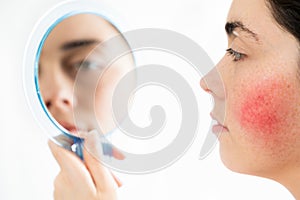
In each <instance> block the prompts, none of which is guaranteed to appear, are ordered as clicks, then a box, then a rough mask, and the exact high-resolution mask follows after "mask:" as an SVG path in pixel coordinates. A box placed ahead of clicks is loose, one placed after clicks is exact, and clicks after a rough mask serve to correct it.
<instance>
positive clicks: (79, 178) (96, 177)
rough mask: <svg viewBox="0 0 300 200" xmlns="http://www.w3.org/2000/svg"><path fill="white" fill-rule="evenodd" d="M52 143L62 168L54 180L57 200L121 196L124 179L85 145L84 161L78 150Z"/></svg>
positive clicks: (53, 152) (51, 145) (102, 198)
mask: <svg viewBox="0 0 300 200" xmlns="http://www.w3.org/2000/svg"><path fill="white" fill-rule="evenodd" d="M48 144H49V147H50V149H51V151H52V154H53V156H54V157H55V159H56V161H57V162H58V164H59V166H60V169H61V171H60V173H59V174H58V175H57V177H56V179H55V182H54V199H55V200H115V199H117V195H116V189H117V188H118V187H120V186H121V183H120V181H119V180H118V179H117V178H116V177H115V176H114V175H113V174H112V173H111V172H110V171H109V170H108V169H107V168H105V167H104V166H103V165H102V164H101V163H100V162H99V161H98V160H97V159H95V158H94V157H93V156H92V155H91V154H90V153H89V152H87V151H86V149H85V148H84V150H83V156H84V162H85V163H83V162H82V161H81V160H80V159H79V158H78V157H77V156H76V155H75V154H74V153H72V152H70V151H68V150H65V149H64V148H62V147H59V146H58V145H56V144H55V143H53V142H52V141H49V143H48ZM117 157H118V156H117Z"/></svg>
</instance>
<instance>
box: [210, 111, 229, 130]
mask: <svg viewBox="0 0 300 200" xmlns="http://www.w3.org/2000/svg"><path fill="white" fill-rule="evenodd" d="M210 116H211V118H212V119H213V120H214V121H215V122H216V123H215V124H214V125H213V127H212V132H213V133H214V134H220V133H223V132H229V129H228V128H227V127H226V126H225V125H223V124H222V123H220V121H218V120H217V118H216V117H215V116H214V115H213V113H210Z"/></svg>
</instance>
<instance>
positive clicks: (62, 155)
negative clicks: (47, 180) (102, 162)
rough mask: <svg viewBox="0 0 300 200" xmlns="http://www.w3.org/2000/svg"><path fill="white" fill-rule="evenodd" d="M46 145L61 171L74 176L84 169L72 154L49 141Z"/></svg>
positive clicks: (81, 163) (77, 158)
mask: <svg viewBox="0 0 300 200" xmlns="http://www.w3.org/2000/svg"><path fill="white" fill-rule="evenodd" d="M48 145H49V147H50V150H51V152H52V154H53V156H54V158H55V160H56V161H57V163H58V165H59V167H60V169H61V170H62V171H67V172H70V173H74V174H76V173H78V172H79V171H80V170H82V169H84V168H85V166H84V164H83V162H82V161H81V160H80V159H79V157H78V156H76V155H75V154H74V153H73V152H71V151H68V150H66V149H64V148H63V147H60V146H58V145H57V144H55V143H54V142H53V141H51V140H49V141H48Z"/></svg>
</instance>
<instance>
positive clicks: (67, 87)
mask: <svg viewBox="0 0 300 200" xmlns="http://www.w3.org/2000/svg"><path fill="white" fill-rule="evenodd" d="M118 34H119V31H118V30H117V29H116V28H115V27H114V26H113V25H112V24H111V23H110V22H109V21H107V20H105V19H103V18H102V17H100V16H97V15H94V14H77V15H74V16H71V17H68V18H66V19H64V20H62V21H61V22H60V23H58V24H57V26H55V28H54V29H53V30H52V31H51V32H50V34H49V36H48V37H47V38H46V40H45V43H44V45H43V48H42V52H41V56H40V59H39V87H40V92H41V95H42V99H43V101H44V104H45V106H46V107H47V109H48V111H49V112H50V114H51V116H52V117H53V118H54V119H55V120H56V121H57V122H58V123H59V124H60V125H61V126H62V127H64V128H65V129H66V130H68V131H69V132H70V133H72V134H75V135H76V134H78V133H79V132H86V131H90V130H91V129H95V128H98V130H99V128H100V129H101V132H102V133H107V132H109V131H110V130H111V129H113V128H114V127H115V124H114V122H113V116H112V108H111V102H112V95H113V91H114V90H115V87H116V85H117V83H118V82H119V80H120V79H121V78H122V77H123V76H124V75H125V74H127V73H128V71H130V70H131V69H132V68H133V60H132V56H131V55H130V54H128V55H125V56H123V57H121V58H119V59H118V60H116V61H114V62H113V63H112V64H111V65H110V67H109V68H104V67H103V66H105V65H104V64H103V63H104V62H105V58H106V56H105V55H106V54H105V53H106V52H109V50H110V49H109V48H110V47H102V46H99V44H100V43H101V42H104V41H107V40H109V39H110V38H112V37H114V36H116V35H118ZM118 38H119V37H118ZM114 44H117V45H118V48H120V47H123V48H127V49H128V44H127V43H126V41H125V40H123V39H121V38H120V40H117V43H116V41H115V42H114ZM100 47H102V48H100ZM114 48H115V47H114ZM91 52H92V53H91ZM79 73H80V75H79ZM100 75H101V79H99V80H98V78H99V77H100ZM95 77H96V79H94V78H95ZM76 84H77V85H78V86H80V87H76ZM132 84H134V79H132ZM74 86H75V87H76V89H75V92H74V90H73V88H74ZM90 92H91V93H90ZM90 94H95V96H90ZM93 97H95V99H93ZM86 98H89V99H92V100H95V111H96V112H95V113H94V112H91V111H94V109H91V108H90V107H91V106H94V104H93V103H94V102H89V103H87V101H86ZM86 104H88V105H86ZM76 112H78V113H80V114H78V115H77V116H75V117H74V115H76ZM82 115H84V116H85V118H87V117H86V116H87V115H89V117H88V118H89V121H88V122H87V121H84V120H82V119H80V117H81V116H82ZM94 116H95V118H96V119H95V121H96V122H95V123H97V124H101V127H95V126H94V124H93V123H92V124H90V123H89V122H91V121H92V120H91V119H92V118H91V117H94ZM96 134H97V132H91V134H85V137H86V142H87V143H88V142H89V141H91V142H93V141H94V139H95V137H97V135H96ZM96 139H97V138H96ZM98 139H99V138H98ZM50 147H51V149H52V151H53V155H54V156H55V158H56V160H57V161H58V163H59V164H60V166H61V172H60V173H59V175H58V176H57V178H56V181H55V192H54V196H55V199H75V198H73V195H74V194H75V193H73V192H71V191H73V190H75V191H77V192H78V194H80V195H76V198H78V199H92V197H93V196H92V195H91V194H95V192H96V191H97V190H101V189H102V187H104V189H105V191H106V190H108V191H109V192H108V195H111V194H114V193H113V190H112V189H111V188H113V187H117V186H120V182H119V181H118V180H117V179H116V178H115V177H114V176H113V175H112V174H111V173H110V172H109V171H107V170H106V169H105V168H103V167H102V166H101V165H100V164H99V163H98V162H97V161H95V160H94V158H93V157H91V156H90V154H87V153H86V151H85V152H84V158H85V162H86V166H85V165H84V164H83V163H82V162H81V161H80V160H79V159H78V158H77V157H75V156H74V155H72V154H71V153H70V152H65V151H62V150H61V149H60V148H58V147H57V146H55V144H54V143H52V142H50ZM90 147H91V148H92V145H90ZM90 150H92V149H90ZM113 154H114V156H115V157H116V158H118V159H122V155H120V154H119V153H117V152H115V151H113ZM92 172H93V173H92ZM70 173H71V174H70ZM75 174H76V175H75ZM91 174H94V175H95V177H92V176H91ZM98 179H99V180H101V182H102V181H103V180H104V181H106V182H107V183H106V184H104V185H102V184H101V185H100V184H99V187H95V184H97V183H98ZM110 182H111V184H110ZM79 183H80V184H79ZM69 194H70V195H71V196H69ZM101 195H102V193H101ZM89 197H91V198H89ZM101 197H102V196H101ZM109 199H110V198H109Z"/></svg>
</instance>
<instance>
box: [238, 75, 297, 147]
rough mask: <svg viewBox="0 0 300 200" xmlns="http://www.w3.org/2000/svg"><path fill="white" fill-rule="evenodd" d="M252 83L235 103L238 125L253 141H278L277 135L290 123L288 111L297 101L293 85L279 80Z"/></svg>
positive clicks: (289, 112)
mask: <svg viewBox="0 0 300 200" xmlns="http://www.w3.org/2000/svg"><path fill="white" fill-rule="evenodd" d="M253 83H254V81H253V82H252V83H249V84H247V85H248V87H247V86H245V88H244V89H243V92H242V94H241V97H240V103H238V104H237V105H239V106H238V110H237V118H238V122H239V124H240V125H241V127H242V129H244V130H246V133H249V134H252V135H254V136H255V139H263V140H267V141H269V140H274V141H275V140H276V141H278V137H277V136H279V135H280V133H281V132H284V130H287V128H288V127H289V124H290V123H291V122H292V121H293V118H292V117H291V112H292V110H293V106H294V105H295V102H296V98H294V95H295V94H294V93H293V92H292V91H293V89H292V85H291V84H290V83H288V81H286V80H278V79H268V80H264V81H262V82H260V83H258V84H257V85H253ZM294 109H295V107H294Z"/></svg>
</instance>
